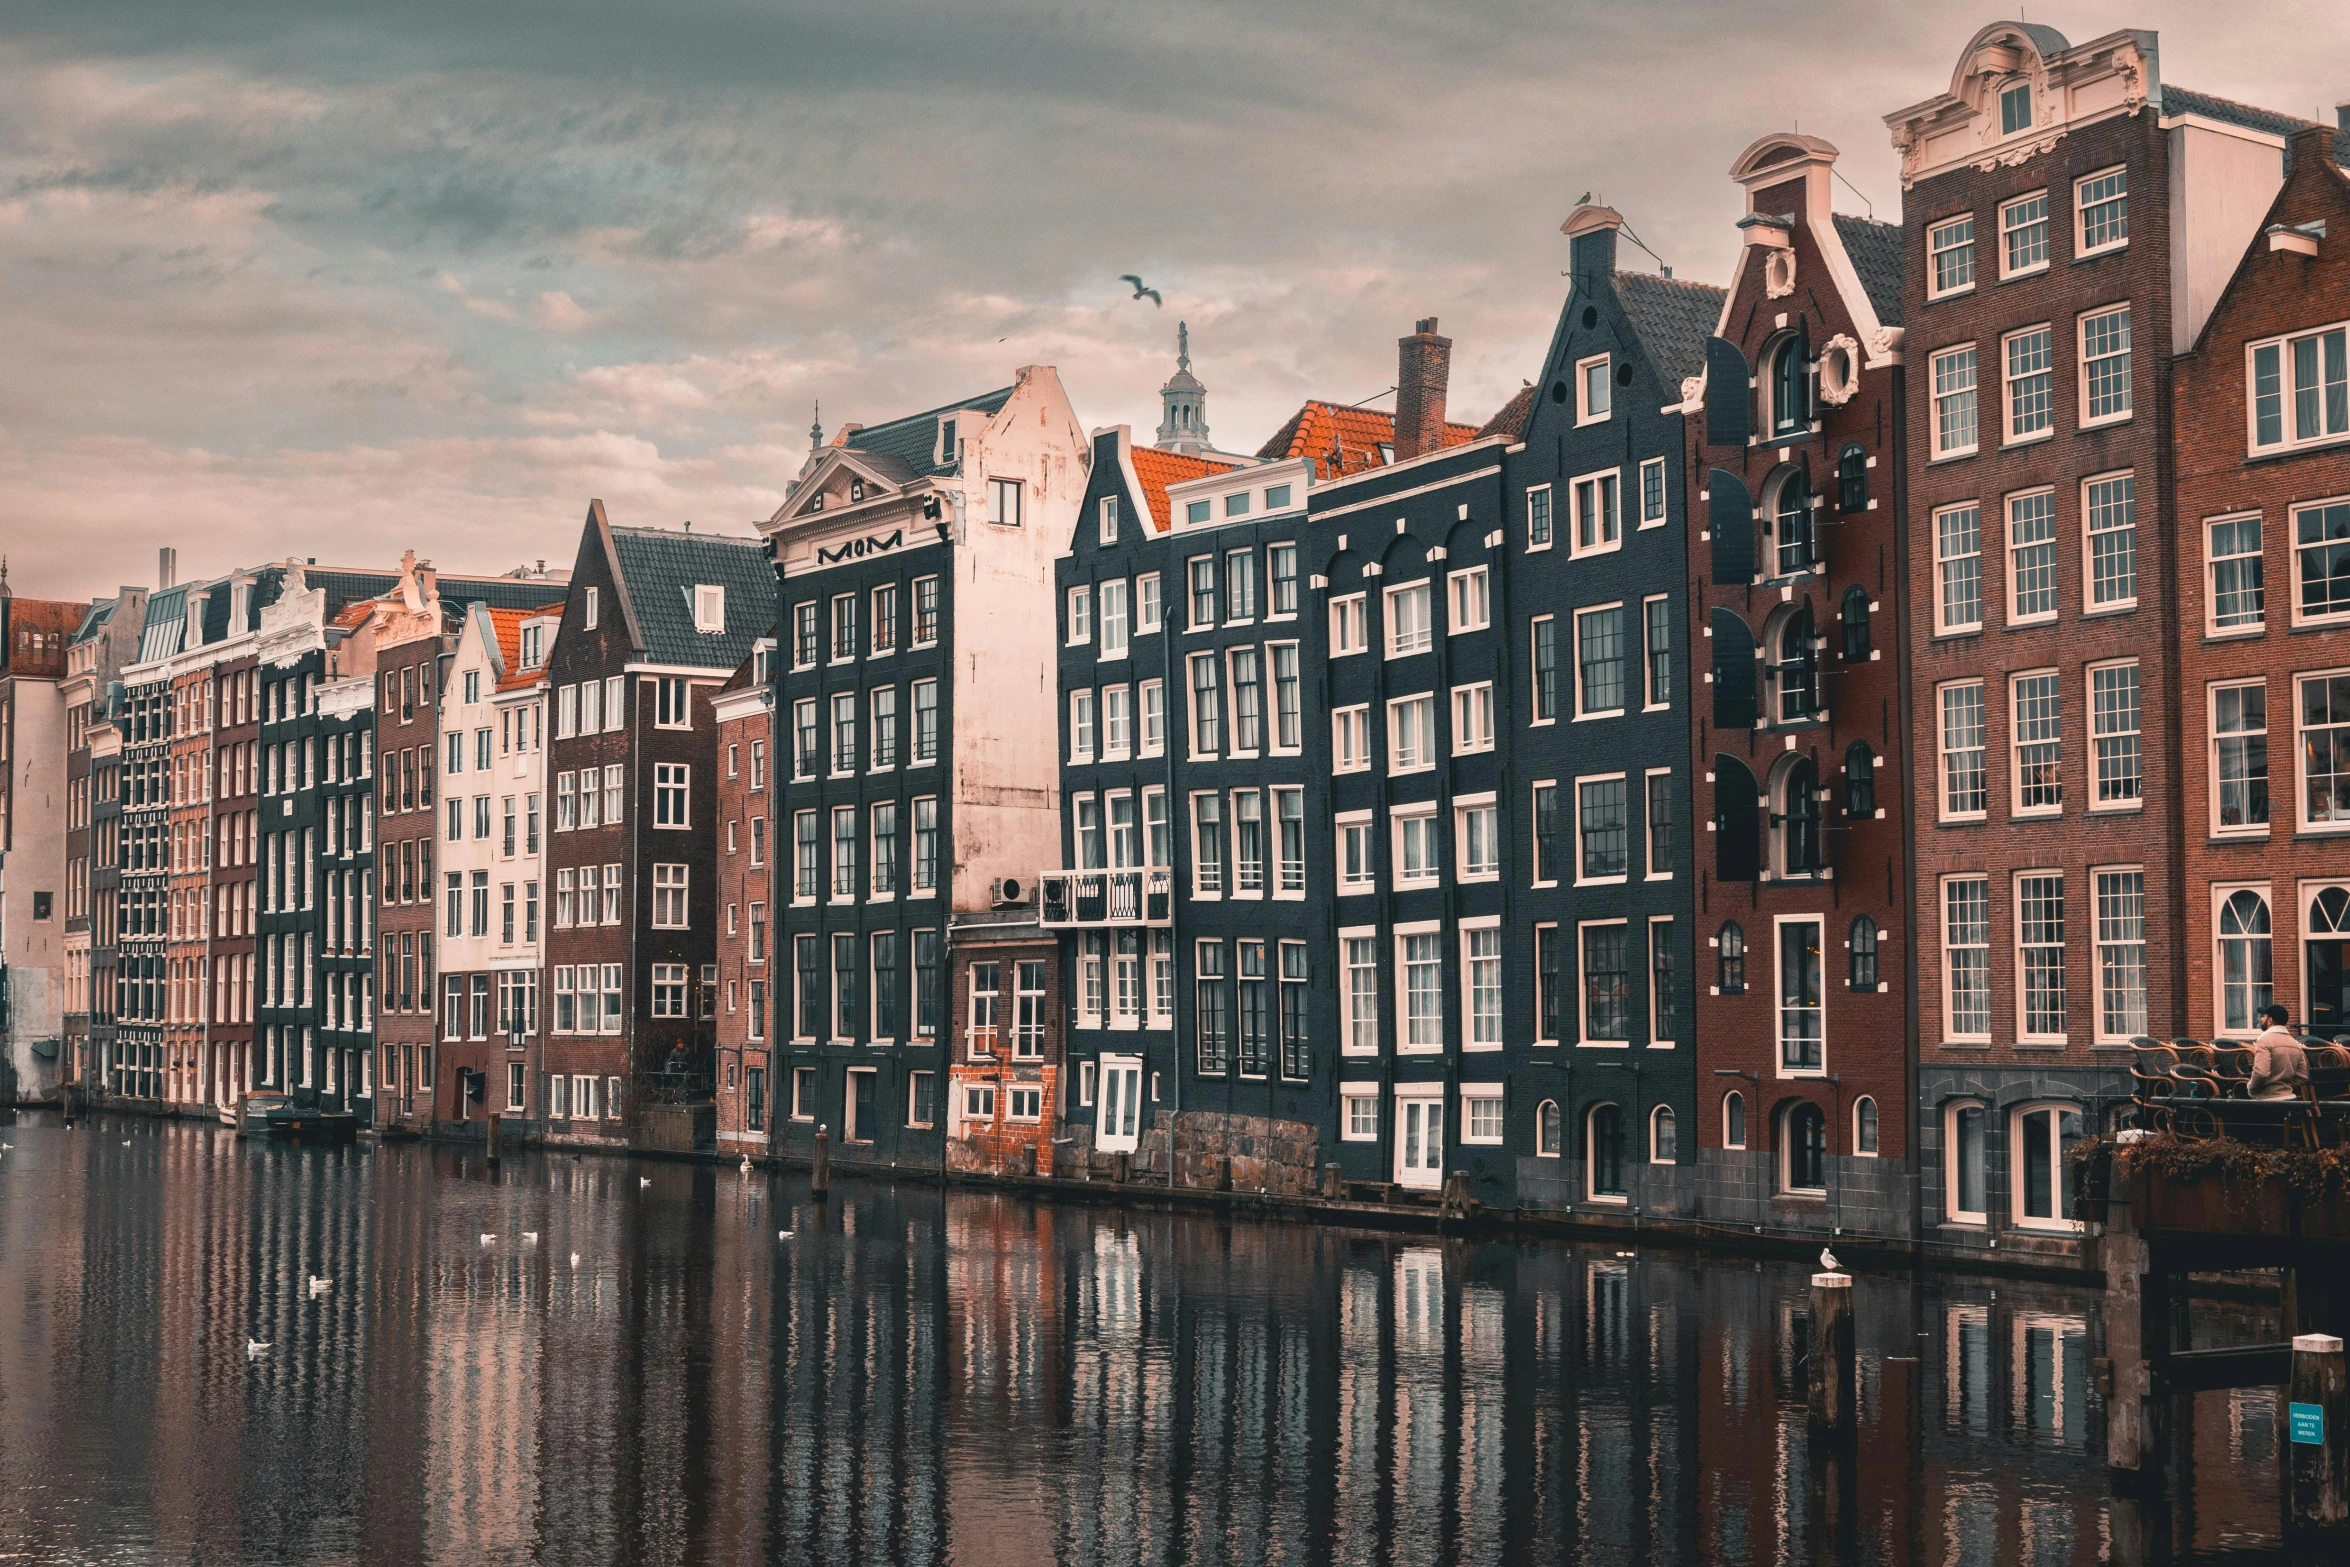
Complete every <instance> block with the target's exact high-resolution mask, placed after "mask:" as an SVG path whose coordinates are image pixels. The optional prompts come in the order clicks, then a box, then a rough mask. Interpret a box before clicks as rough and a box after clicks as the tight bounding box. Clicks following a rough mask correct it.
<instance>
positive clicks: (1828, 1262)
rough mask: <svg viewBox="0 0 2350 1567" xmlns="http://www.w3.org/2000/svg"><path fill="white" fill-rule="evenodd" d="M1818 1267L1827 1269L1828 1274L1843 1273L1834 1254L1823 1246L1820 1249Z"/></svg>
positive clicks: (1841, 1266) (1842, 1266)
mask: <svg viewBox="0 0 2350 1567" xmlns="http://www.w3.org/2000/svg"><path fill="white" fill-rule="evenodd" d="M1820 1266H1821V1267H1823V1268H1825V1269H1827V1270H1828V1271H1829V1272H1830V1273H1841V1272H1843V1271H1844V1265H1843V1264H1842V1263H1840V1262H1838V1261H1837V1260H1836V1254H1835V1253H1834V1252H1832V1251H1830V1250H1829V1249H1828V1248H1827V1247H1825V1246H1822V1247H1821V1248H1820Z"/></svg>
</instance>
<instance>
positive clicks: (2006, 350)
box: [1976, 321, 2056, 446]
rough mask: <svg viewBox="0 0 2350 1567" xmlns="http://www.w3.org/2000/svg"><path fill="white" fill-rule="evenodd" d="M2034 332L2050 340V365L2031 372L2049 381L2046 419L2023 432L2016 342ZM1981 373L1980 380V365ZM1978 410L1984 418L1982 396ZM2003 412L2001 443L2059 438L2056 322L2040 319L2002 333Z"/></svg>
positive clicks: (2000, 386)
mask: <svg viewBox="0 0 2350 1567" xmlns="http://www.w3.org/2000/svg"><path fill="white" fill-rule="evenodd" d="M2033 333H2039V334H2041V335H2042V336H2043V337H2044V338H2045V339H2046V346H2047V362H2046V365H2045V366H2044V367H2043V368H2042V369H2040V370H2038V371H2036V372H2031V374H2034V375H2036V376H2038V377H2040V378H2042V379H2044V380H2045V381H2046V383H2047V384H2046V386H2045V388H2044V389H2043V391H2044V407H2043V411H2042V422H2041V424H2040V425H2039V426H2038V427H2037V428H2035V429H2030V430H2021V431H2019V430H2018V429H2017V428H2016V416H2017V412H2018V410H2017V406H2016V385H2017V376H2016V374H2015V372H2014V368H2013V366H2014V352H2015V344H2016V342H2017V341H2018V340H2019V339H2021V338H2024V337H2028V336H2031V335H2032V334H2033ZM1977 375H1978V379H1979V377H1980V367H1979V366H1978V369H1977ZM1976 413H1977V416H1978V417H1980V414H1981V403H1980V400H1979V398H1978V401H1977V406H1976ZM1999 415H2000V417H1999V444H2000V445H2001V446H2030V445H2033V444H2034V443H2036V442H2039V441H2046V440H2053V439H2054V438H2055V436H2056V325H2055V323H2054V322H2050V321H2038V322H2034V323H2033V324H2032V325H2030V326H2019V327H2017V328H2016V329H2015V330H2013V331H2011V332H2003V333H2001V334H2000V337H1999Z"/></svg>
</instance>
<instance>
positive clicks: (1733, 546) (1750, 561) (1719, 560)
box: [1705, 468, 1754, 588]
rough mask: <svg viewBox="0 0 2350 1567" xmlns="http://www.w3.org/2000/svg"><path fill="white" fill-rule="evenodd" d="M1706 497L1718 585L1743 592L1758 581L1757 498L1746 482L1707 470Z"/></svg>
mask: <svg viewBox="0 0 2350 1567" xmlns="http://www.w3.org/2000/svg"><path fill="white" fill-rule="evenodd" d="M1705 494H1706V502H1705V528H1706V532H1707V533H1709V534H1711V535H1712V536H1713V559H1714V583H1715V585H1716V586H1719V587H1736V588H1742V587H1744V586H1746V585H1747V584H1748V583H1750V582H1752V581H1753V580H1754V497H1753V496H1752V495H1750V494H1748V493H1747V490H1746V481H1745V480H1743V479H1741V478H1739V477H1738V475H1736V474H1734V473H1729V472H1726V471H1724V470H1723V469H1720V468H1709V469H1708V470H1706V475H1705Z"/></svg>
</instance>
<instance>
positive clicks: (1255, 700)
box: [1225, 647, 1265, 756]
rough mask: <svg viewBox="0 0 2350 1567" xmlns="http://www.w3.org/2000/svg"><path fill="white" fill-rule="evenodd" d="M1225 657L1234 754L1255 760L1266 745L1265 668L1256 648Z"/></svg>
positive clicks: (1236, 650) (1241, 648)
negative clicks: (1228, 665)
mask: <svg viewBox="0 0 2350 1567" xmlns="http://www.w3.org/2000/svg"><path fill="white" fill-rule="evenodd" d="M1225 656H1226V657H1227V658H1228V659H1230V661H1231V677H1232V754H1233V755H1234V756H1244V755H1245V756H1254V755H1255V754H1256V753H1257V752H1258V751H1260V750H1262V749H1263V748H1264V743H1265V687H1264V675H1263V666H1262V665H1261V663H1260V662H1259V660H1258V657H1257V650H1256V649H1255V648H1253V647H1236V648H1233V649H1232V650H1231V651H1230V652H1228V653H1227V654H1226V655H1225Z"/></svg>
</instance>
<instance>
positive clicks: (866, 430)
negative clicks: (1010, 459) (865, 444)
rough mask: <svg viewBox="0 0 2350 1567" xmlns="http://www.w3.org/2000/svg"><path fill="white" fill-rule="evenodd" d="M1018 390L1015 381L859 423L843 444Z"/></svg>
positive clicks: (933, 417) (851, 443) (852, 442)
mask: <svg viewBox="0 0 2350 1567" xmlns="http://www.w3.org/2000/svg"><path fill="white" fill-rule="evenodd" d="M1018 390H1020V383H1019V382H1017V381H1014V382H1013V383H1012V384H1011V385H1009V386H999V387H997V388H995V390H993V391H988V392H981V393H980V394H979V395H978V396H977V397H963V398H957V399H956V400H955V401H953V402H951V403H940V404H939V405H938V406H937V407H936V408H925V409H923V410H922V411H921V412H920V413H916V414H899V415H898V416H897V417H896V418H894V419H884V420H882V421H881V422H880V423H879V424H866V425H859V426H858V427H857V428H856V429H854V430H851V431H850V432H849V433H848V435H847V437H846V438H845V439H843V440H842V441H841V444H842V445H843V446H851V445H854V444H855V443H856V439H857V437H858V436H861V435H871V434H873V433H874V432H875V431H876V430H887V429H890V428H892V427H894V426H896V425H901V424H918V423H920V422H921V421H922V420H924V419H935V418H937V417H938V416H939V415H940V414H947V413H954V412H956V411H958V410H960V409H964V408H970V407H973V406H975V405H977V404H979V403H984V402H986V401H987V400H988V399H989V398H991V397H997V396H1001V397H1007V398H1008V397H1010V396H1011V395H1012V394H1013V393H1014V392H1016V391H1018Z"/></svg>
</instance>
